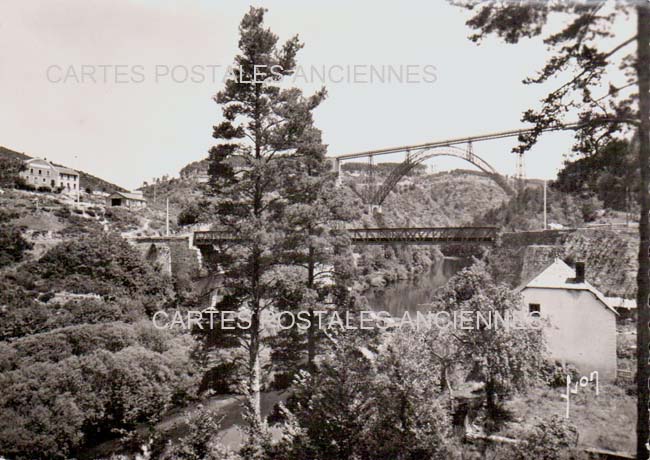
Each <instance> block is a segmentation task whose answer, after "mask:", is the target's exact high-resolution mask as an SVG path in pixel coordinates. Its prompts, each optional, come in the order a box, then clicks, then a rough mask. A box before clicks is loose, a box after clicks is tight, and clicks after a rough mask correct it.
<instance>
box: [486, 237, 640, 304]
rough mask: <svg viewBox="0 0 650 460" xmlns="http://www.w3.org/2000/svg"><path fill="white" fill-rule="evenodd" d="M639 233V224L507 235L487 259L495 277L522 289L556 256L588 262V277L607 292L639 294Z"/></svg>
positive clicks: (612, 293)
mask: <svg viewBox="0 0 650 460" xmlns="http://www.w3.org/2000/svg"><path fill="white" fill-rule="evenodd" d="M637 251H638V233H637V230H636V229H634V228H617V229H610V228H608V229H604V228H588V229H578V230H571V231H556V232H523V233H521V234H505V235H504V236H503V237H502V239H501V244H500V245H499V246H497V247H495V248H494V249H493V250H492V251H491V252H490V253H489V255H488V257H487V260H488V263H489V266H490V269H491V272H492V274H493V276H494V277H495V279H497V280H498V281H501V282H505V283H507V284H509V285H510V286H512V287H516V286H518V285H520V284H522V283H524V282H527V281H529V280H530V279H531V278H532V277H534V276H535V275H536V274H537V273H539V272H540V271H541V270H542V269H543V268H545V267H546V266H548V265H549V264H550V263H551V262H552V261H553V260H554V259H555V258H556V257H559V258H561V259H563V260H564V261H566V262H567V263H569V264H573V263H575V262H577V261H582V262H585V264H586V278H587V280H588V281H589V282H590V283H591V284H593V285H594V286H596V287H597V288H598V289H599V290H600V291H602V292H603V294H605V295H607V296H616V297H625V298H634V297H635V295H636V270H637Z"/></svg>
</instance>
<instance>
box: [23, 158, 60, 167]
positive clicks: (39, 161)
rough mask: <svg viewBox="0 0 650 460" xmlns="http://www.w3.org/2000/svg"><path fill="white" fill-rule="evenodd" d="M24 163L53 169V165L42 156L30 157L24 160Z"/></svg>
mask: <svg viewBox="0 0 650 460" xmlns="http://www.w3.org/2000/svg"><path fill="white" fill-rule="evenodd" d="M25 164H26V165H29V166H41V167H44V168H50V169H55V166H54V165H53V164H52V163H50V162H49V161H47V160H43V159H42V158H32V159H30V160H27V161H25Z"/></svg>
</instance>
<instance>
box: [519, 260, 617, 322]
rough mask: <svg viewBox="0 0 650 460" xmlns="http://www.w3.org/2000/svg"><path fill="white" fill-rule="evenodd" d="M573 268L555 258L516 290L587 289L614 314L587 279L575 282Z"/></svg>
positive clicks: (610, 306)
mask: <svg viewBox="0 0 650 460" xmlns="http://www.w3.org/2000/svg"><path fill="white" fill-rule="evenodd" d="M574 279H575V270H574V269H573V268H571V267H569V266H568V265H567V264H566V263H565V262H564V261H562V260H560V259H555V261H554V262H553V263H552V264H551V265H549V266H548V267H546V268H545V269H544V270H542V271H541V273H539V274H537V275H536V276H535V277H534V278H533V279H532V280H530V281H529V282H527V283H524V284H522V285H521V286H519V287H518V288H517V289H516V291H517V292H521V291H524V290H525V289H529V288H538V289H565V290H571V291H589V292H591V293H592V294H593V295H594V296H595V297H596V298H597V299H598V300H599V301H600V302H601V303H602V304H603V306H604V307H605V308H607V309H608V310H610V311H611V312H613V313H614V314H615V315H618V313H616V310H614V308H613V306H612V305H611V304H610V302H608V301H607V298H606V297H605V296H604V295H603V294H602V293H601V292H600V291H599V290H598V289H596V288H595V287H593V286H592V285H591V284H590V283H589V282H588V281H586V280H585V281H584V282H582V283H575V282H573V280H574Z"/></svg>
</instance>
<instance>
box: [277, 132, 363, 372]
mask: <svg viewBox="0 0 650 460" xmlns="http://www.w3.org/2000/svg"><path fill="white" fill-rule="evenodd" d="M312 136H313V139H314V142H313V143H312V145H311V146H310V148H311V150H310V149H299V150H298V151H297V152H296V154H295V155H294V156H293V157H292V158H291V160H292V162H293V165H292V167H291V168H289V169H290V170H291V171H292V172H295V174H292V175H290V176H288V177H287V181H286V185H285V188H284V190H285V192H286V197H287V201H288V204H287V208H286V213H285V217H286V218H285V223H286V232H287V235H288V236H289V237H288V238H287V240H286V242H287V247H286V256H287V257H288V263H290V264H292V265H294V266H296V267H297V268H298V273H297V277H298V278H297V279H296V280H294V283H293V284H291V285H290V284H289V283H285V287H286V292H285V295H286V299H287V300H288V301H287V302H285V305H284V307H285V309H288V310H293V312H294V313H295V314H296V315H297V314H298V313H299V312H305V313H306V314H307V319H308V321H309V327H308V328H307V329H306V330H303V329H301V328H290V329H287V330H285V331H282V332H281V333H280V334H278V336H277V337H276V343H277V344H278V347H276V352H275V354H274V358H275V361H276V362H278V363H280V365H281V366H282V367H283V368H284V369H283V370H284V371H288V373H289V375H291V374H293V373H294V372H295V371H296V370H297V369H299V368H301V367H302V366H303V365H304V364H306V365H307V368H308V369H313V368H314V363H315V358H316V355H317V353H318V348H319V347H318V343H319V342H320V340H321V339H322V338H323V334H322V331H320V329H319V319H318V316H317V313H316V312H317V311H321V312H322V311H330V310H334V309H338V310H341V309H345V308H346V307H347V306H348V304H349V297H348V296H347V295H346V293H347V292H348V289H347V288H348V287H349V283H350V280H351V278H352V271H353V269H352V264H351V263H350V262H351V260H352V253H351V247H350V240H349V238H348V237H347V235H346V233H345V230H344V227H345V223H346V222H349V221H350V220H352V219H353V218H354V217H355V216H356V212H355V210H356V209H358V206H355V205H354V204H353V203H352V202H351V197H350V196H349V194H346V193H345V192H344V191H343V189H341V188H337V187H336V186H335V176H334V174H333V173H332V168H331V165H330V164H329V162H328V161H327V160H326V158H325V146H323V145H321V146H320V148H317V149H314V148H313V147H316V146H317V142H316V141H318V142H320V132H319V131H318V130H315V129H314V130H313V132H312ZM287 279H288V277H287Z"/></svg>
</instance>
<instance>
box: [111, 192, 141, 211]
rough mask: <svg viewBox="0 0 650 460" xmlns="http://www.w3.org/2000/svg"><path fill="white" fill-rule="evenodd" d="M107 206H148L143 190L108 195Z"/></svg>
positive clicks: (139, 207)
mask: <svg viewBox="0 0 650 460" xmlns="http://www.w3.org/2000/svg"><path fill="white" fill-rule="evenodd" d="M106 206H119V207H123V208H129V209H142V208H145V207H146V206H147V200H145V198H144V196H143V195H142V192H113V193H111V194H110V195H108V196H107V197H106Z"/></svg>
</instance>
